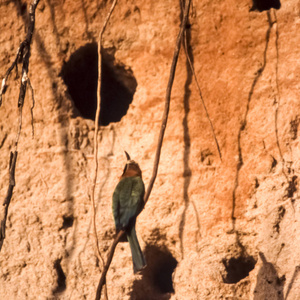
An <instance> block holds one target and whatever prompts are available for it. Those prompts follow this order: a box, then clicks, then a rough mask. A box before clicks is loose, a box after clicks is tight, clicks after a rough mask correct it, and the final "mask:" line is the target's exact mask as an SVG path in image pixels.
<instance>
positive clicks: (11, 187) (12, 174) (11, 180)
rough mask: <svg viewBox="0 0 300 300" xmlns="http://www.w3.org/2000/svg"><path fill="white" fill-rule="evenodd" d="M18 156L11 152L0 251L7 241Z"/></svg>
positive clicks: (0, 228)
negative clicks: (9, 207)
mask: <svg viewBox="0 0 300 300" xmlns="http://www.w3.org/2000/svg"><path fill="white" fill-rule="evenodd" d="M17 156H18V152H17V151H15V152H10V160H9V185H8V190H7V194H6V197H5V199H4V202H3V206H5V211H4V217H3V220H2V221H1V225H0V250H1V248H2V245H3V242H4V239H5V228H6V220H7V214H8V206H9V204H10V200H11V198H12V195H13V190H14V187H15V185H16V181H15V170H16V162H17Z"/></svg>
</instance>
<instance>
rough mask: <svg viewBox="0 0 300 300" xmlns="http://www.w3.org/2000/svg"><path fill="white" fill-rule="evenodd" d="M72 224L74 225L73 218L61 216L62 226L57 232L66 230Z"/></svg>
mask: <svg viewBox="0 0 300 300" xmlns="http://www.w3.org/2000/svg"><path fill="white" fill-rule="evenodd" d="M73 223H74V217H73V216H72V215H71V216H63V224H62V227H61V228H60V229H59V230H61V229H68V228H70V227H72V226H73Z"/></svg>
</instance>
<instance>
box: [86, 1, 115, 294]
mask: <svg viewBox="0 0 300 300" xmlns="http://www.w3.org/2000/svg"><path fill="white" fill-rule="evenodd" d="M116 4H117V0H114V2H113V4H112V6H111V8H110V11H109V12H108V14H107V17H106V19H105V21H104V24H103V27H102V29H101V31H100V33H99V40H98V81H97V110H96V116H95V132H94V166H95V169H94V178H93V181H92V191H91V200H92V201H91V205H92V224H93V231H94V239H95V245H96V255H97V258H98V260H99V261H101V262H102V266H104V259H103V257H102V255H101V252H100V249H99V242H98V235H97V226H96V209H95V189H96V183H97V177H98V130H99V117H100V106H101V79H102V73H101V64H102V58H101V50H102V36H103V33H104V31H105V28H106V26H107V24H108V21H109V19H110V16H111V14H112V12H113V10H114V8H115V6H116ZM105 295H106V299H107V290H105Z"/></svg>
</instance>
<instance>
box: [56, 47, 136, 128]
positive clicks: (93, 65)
mask: <svg viewBox="0 0 300 300" xmlns="http://www.w3.org/2000/svg"><path fill="white" fill-rule="evenodd" d="M97 51H98V50H97V44H96V43H91V44H87V45H85V46H83V47H81V48H79V49H78V50H77V51H76V52H74V53H73V54H72V55H71V57H70V59H69V61H67V62H66V63H65V64H64V66H63V68H62V70H61V74H60V75H61V76H62V78H63V80H64V82H65V84H66V85H67V87H68V91H69V94H70V96H71V97H72V100H73V101H74V104H75V107H76V108H77V110H78V112H79V114H80V115H81V116H82V117H84V118H87V119H91V120H95V115H96V108H97V81H98V52H97ZM101 75H102V76H101V108H100V121H99V123H100V125H103V126H106V125H108V124H109V123H111V122H119V121H120V120H121V118H122V117H123V116H124V115H126V113H127V110H128V107H129V105H130V103H131V102H132V99H133V95H134V93H135V90H136V87H137V82H136V79H135V78H134V76H133V73H132V71H131V69H130V68H128V67H126V66H124V65H122V64H117V63H116V61H115V58H114V50H111V49H109V50H108V49H102V70H101Z"/></svg>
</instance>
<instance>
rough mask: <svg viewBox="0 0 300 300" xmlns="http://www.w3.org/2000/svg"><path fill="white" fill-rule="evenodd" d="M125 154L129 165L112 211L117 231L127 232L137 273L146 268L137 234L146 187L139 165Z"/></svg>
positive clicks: (126, 167) (116, 194)
mask: <svg viewBox="0 0 300 300" xmlns="http://www.w3.org/2000/svg"><path fill="white" fill-rule="evenodd" d="M125 154H126V157H127V163H126V165H125V167H124V171H123V174H122V176H121V177H120V181H119V183H118V184H117V186H116V188H115V191H114V193H113V201H112V211H113V216H114V220H115V225H116V231H117V232H119V231H120V230H124V231H125V232H126V235H127V240H128V242H129V245H130V249H131V255H132V262H133V271H134V273H136V272H138V271H140V270H142V269H143V268H144V267H145V266H146V260H145V257H144V255H143V252H142V250H141V248H140V245H139V242H138V239H137V236H136V232H135V223H136V218H137V216H138V215H139V213H140V212H141V211H142V210H143V208H144V194H145V186H144V182H143V180H142V171H141V169H140V167H139V165H138V164H137V163H136V162H135V161H134V160H131V159H130V156H129V154H128V153H127V152H126V151H125Z"/></svg>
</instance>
